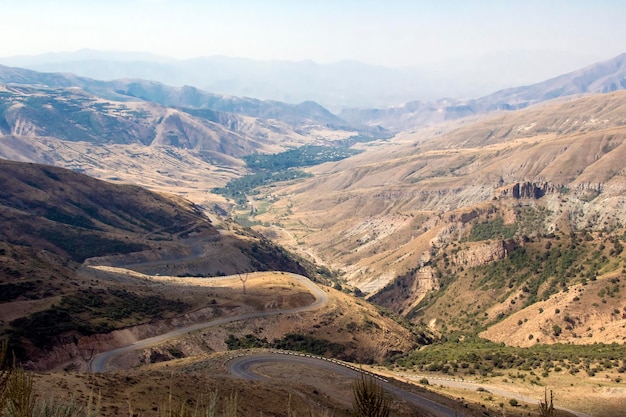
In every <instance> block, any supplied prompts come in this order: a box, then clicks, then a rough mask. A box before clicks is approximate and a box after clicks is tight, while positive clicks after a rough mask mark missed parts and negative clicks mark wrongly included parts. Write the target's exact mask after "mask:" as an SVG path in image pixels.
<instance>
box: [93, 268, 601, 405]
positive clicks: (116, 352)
mask: <svg viewBox="0 0 626 417" xmlns="http://www.w3.org/2000/svg"><path fill="white" fill-rule="evenodd" d="M289 276H290V277H291V278H292V279H294V280H296V281H298V282H300V283H301V284H302V285H304V286H305V287H306V288H307V289H308V290H309V291H310V292H311V294H312V295H313V296H314V298H315V301H313V303H311V304H309V305H306V306H301V307H295V308H289V309H280V310H271V311H261V312H254V313H248V314H243V315H239V316H233V317H225V318H219V319H215V320H211V321H208V322H202V323H196V324H192V325H189V326H185V327H181V328H178V329H174V330H172V331H169V332H167V333H163V334H161V335H157V336H153V337H149V338H147V339H143V340H139V341H137V342H135V343H133V344H131V345H127V346H123V347H120V348H117V349H113V350H110V351H107V352H102V353H99V354H97V355H96V356H94V357H93V359H92V360H91V361H90V363H89V364H88V369H89V371H91V372H106V371H108V370H109V363H110V362H111V361H112V360H113V359H114V358H116V357H119V356H120V355H123V354H125V353H128V352H132V351H135V350H140V349H146V348H148V347H151V346H154V345H157V344H159V343H162V342H164V341H167V340H170V339H174V338H176V337H180V336H182V335H184V334H187V333H190V332H194V331H197V330H202V329H207V328H210V327H215V326H220V325H223V324H227V323H232V322H237V321H242V320H249V319H256V318H261V317H269V316H275V315H279V314H292V313H300V312H305V311H313V310H316V309H319V308H321V307H322V306H324V305H325V304H326V303H327V302H328V294H326V292H324V291H323V290H322V289H321V288H320V287H318V286H317V285H316V284H315V283H313V282H311V281H310V280H309V279H308V278H306V277H304V276H301V275H297V274H293V273H290V274H289ZM268 362H269V363H272V362H273V363H294V364H300V365H307V366H314V367H317V368H322V369H325V370H328V371H331V372H334V373H337V374H340V375H345V376H346V377H350V378H355V377H356V376H358V375H359V373H360V372H362V371H361V370H359V369H357V368H354V367H351V366H349V365H347V364H345V363H341V362H338V361H334V360H328V359H324V358H319V357H314V356H310V355H304V354H299V353H294V352H282V354H280V353H278V352H275V353H255V354H251V355H246V356H239V357H236V358H234V359H231V360H230V361H229V362H228V369H229V371H230V372H231V373H232V374H233V375H235V376H236V377H239V378H243V379H248V380H263V379H265V378H264V377H262V376H260V375H257V374H255V373H254V372H252V371H251V370H250V368H251V367H252V366H253V365H256V364H260V363H268ZM374 376H375V377H376V378H378V379H380V380H381V384H382V385H383V387H384V388H385V389H386V390H387V391H389V392H391V393H393V394H394V395H396V396H397V397H399V398H401V399H403V400H405V401H407V402H408V403H410V404H413V405H414V406H417V407H418V408H421V409H423V410H425V411H428V412H429V413H430V414H432V415H433V416H434V417H466V416H465V415H464V414H461V413H459V411H457V410H453V409H451V408H448V407H446V406H444V405H442V404H439V403H437V402H434V401H432V400H429V399H427V398H424V397H422V396H420V395H418V394H415V393H413V392H410V391H406V390H403V389H401V388H399V387H397V386H395V385H392V384H390V383H389V382H387V381H386V380H384V379H382V378H380V377H379V376H376V375H374ZM499 394H500V395H505V396H506V394H509V395H508V396H511V395H510V393H506V392H504V391H503V392H502V393H499ZM567 411H569V412H571V413H573V414H574V415H576V416H579V417H590V416H588V415H586V414H583V413H578V412H575V411H573V410H567Z"/></svg>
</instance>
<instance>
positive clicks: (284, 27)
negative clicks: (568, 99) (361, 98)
mask: <svg viewBox="0 0 626 417" xmlns="http://www.w3.org/2000/svg"><path fill="white" fill-rule="evenodd" d="M0 16H1V24H0V39H2V42H0V56H2V57H6V56H11V55H25V54H26V55H29V54H39V53H44V52H59V51H74V50H78V49H83V48H89V49H99V50H107V51H113V50H117V51H141V52H151V53H154V54H158V55H165V56H169V57H174V58H190V57H197V56H210V55H227V56H234V57H246V58H253V59H262V60H269V59H283V60H304V59H311V60H313V61H316V62H318V63H329V62H334V61H340V60H346V59H351V60H358V61H362V62H366V63H370V64H376V65H383V66H390V67H395V66H419V65H423V64H424V63H430V62H436V61H442V60H449V59H456V58H465V57H468V56H482V55H490V54H494V53H500V52H506V51H511V50H531V51H534V50H555V51H562V52H568V53H575V54H580V55H584V56H589V57H593V58H598V59H606V58H611V57H613V56H615V55H618V54H620V53H622V52H626V42H624V41H626V24H625V23H624V22H625V21H626V1H623V0H593V1H590V0H583V1H579V0H567V1H565V0H563V1H560V0H519V1H507V0H499V1H496V0H493V1H488V0H485V1H471V0H467V1H461V0H447V1H446V0H440V1H419V0H406V1H404V0H383V1H368V0H306V1H305V0H302V1H300V0H256V1H253V0H222V1H213V0H56V1H52V0H0Z"/></svg>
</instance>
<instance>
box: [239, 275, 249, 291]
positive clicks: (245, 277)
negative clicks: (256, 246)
mask: <svg viewBox="0 0 626 417" xmlns="http://www.w3.org/2000/svg"><path fill="white" fill-rule="evenodd" d="M239 280H240V281H241V284H242V285H243V294H244V295H245V294H246V281H247V280H248V273H247V272H246V275H241V274H239Z"/></svg>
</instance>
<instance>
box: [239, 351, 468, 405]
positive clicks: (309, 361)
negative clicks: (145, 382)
mask: <svg viewBox="0 0 626 417" xmlns="http://www.w3.org/2000/svg"><path fill="white" fill-rule="evenodd" d="M268 362H270V363H271V362H274V363H290V364H298V365H307V366H314V367H316V368H322V369H325V370H328V371H332V372H334V373H337V374H340V375H344V376H346V377H348V378H353V379H354V378H356V377H358V376H359V374H360V372H361V371H360V370H359V369H356V368H353V367H349V366H346V364H342V363H340V362H337V361H333V360H326V359H323V358H318V357H314V356H310V355H305V354H298V353H293V352H283V353H282V354H280V353H256V354H253V355H250V356H239V357H236V358H234V359H232V360H231V361H230V362H229V364H228V369H229V370H230V372H231V373H232V374H233V375H235V376H237V377H239V378H244V379H248V380H252V381H260V380H264V379H266V378H264V377H262V376H260V375H257V374H255V373H254V372H252V371H251V370H250V368H251V367H252V366H253V365H257V364H261V363H268ZM378 379H379V380H380V384H381V385H382V386H383V387H384V388H385V390H387V391H388V392H390V393H392V394H394V395H395V396H396V397H398V398H401V399H403V400H405V401H406V402H408V403H410V404H412V405H414V406H416V407H418V408H420V409H422V410H425V411H428V412H429V413H430V414H431V415H432V416H433V417H467V416H466V415H465V414H462V413H459V411H457V410H453V409H451V408H448V407H446V406H444V405H442V404H439V403H437V402H435V401H432V400H429V399H428V398H424V397H422V396H420V395H418V394H415V393H413V392H410V391H406V390H403V389H401V388H399V387H397V386H395V385H392V384H391V383H389V382H387V381H386V380H384V379H382V378H380V377H378Z"/></svg>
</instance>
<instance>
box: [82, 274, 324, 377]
mask: <svg viewBox="0 0 626 417" xmlns="http://www.w3.org/2000/svg"><path fill="white" fill-rule="evenodd" d="M289 275H290V276H291V277H292V278H293V279H295V280H297V281H299V282H300V283H301V284H302V285H304V286H305V287H306V288H307V289H308V290H309V291H310V292H311V294H312V295H313V296H314V297H315V301H314V302H313V303H311V304H309V305H306V306H302V307H295V308H288V309H281V310H268V311H260V312H255V313H249V314H242V315H240V316H233V317H224V318H220V319H215V320H211V321H207V322H202V323H196V324H192V325H189V326H185V327H181V328H178V329H174V330H172V331H170V332H167V333H163V334H160V335H158V336H153V337H149V338H147V339H142V340H139V341H137V342H135V343H133V344H132V345H128V346H123V347H120V348H117V349H112V350H109V351H106V352H102V353H99V354H97V355H96V356H94V357H93V359H92V360H91V362H90V363H89V364H88V369H89V370H90V371H91V372H106V371H107V368H108V364H109V362H110V361H111V360H112V359H113V358H115V357H117V356H120V355H122V354H124V353H128V352H132V351H134V350H139V349H145V348H148V347H150V346H154V345H156V344H159V343H162V342H164V341H166V340H169V339H173V338H175V337H179V336H181V335H184V334H186V333H190V332H194V331H196V330H202V329H207V328H209V327H215V326H220V325H223V324H227V323H232V322H235V321H241V320H248V319H256V318H261V317H268V316H275V315H278V314H292V313H301V312H304V311H311V310H316V309H318V308H320V307H322V306H323V305H324V304H326V303H327V302H328V295H327V294H326V292H324V291H323V290H322V289H321V288H320V287H318V286H317V285H316V284H315V283H313V282H312V281H310V280H309V279H308V278H306V277H304V276H302V275H298V274H293V273H289ZM205 279H206V278H205Z"/></svg>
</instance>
